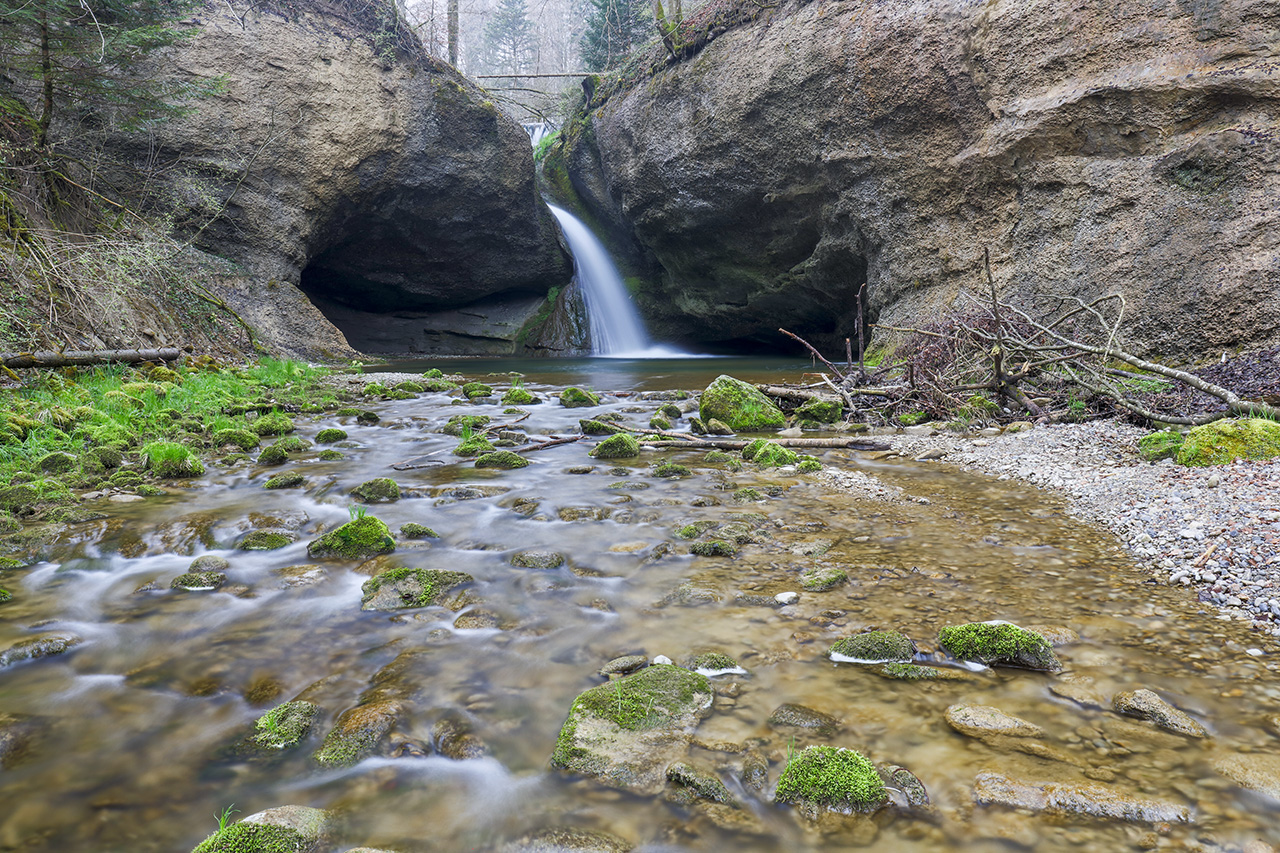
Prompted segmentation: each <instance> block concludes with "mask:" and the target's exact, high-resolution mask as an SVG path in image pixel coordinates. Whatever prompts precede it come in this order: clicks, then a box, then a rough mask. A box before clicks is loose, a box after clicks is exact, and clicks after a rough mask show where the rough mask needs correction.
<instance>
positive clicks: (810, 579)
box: [800, 566, 849, 592]
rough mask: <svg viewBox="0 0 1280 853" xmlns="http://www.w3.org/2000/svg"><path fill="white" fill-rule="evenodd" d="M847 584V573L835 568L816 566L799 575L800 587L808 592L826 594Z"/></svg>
mask: <svg viewBox="0 0 1280 853" xmlns="http://www.w3.org/2000/svg"><path fill="white" fill-rule="evenodd" d="M848 582H849V574H848V572H846V571H845V570H844V569H841V568H839V567H837V566H818V567H816V568H812V569H807V570H806V571H804V572H803V573H802V574H801V575H800V587H801V588H802V589H806V590H808V591H809V592H826V591H827V590H829V589H834V588H836V587H838V586H840V585H841V584H845V583H848Z"/></svg>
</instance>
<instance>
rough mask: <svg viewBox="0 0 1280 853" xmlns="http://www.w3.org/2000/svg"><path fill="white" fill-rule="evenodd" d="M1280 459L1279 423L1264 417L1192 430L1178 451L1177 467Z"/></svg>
mask: <svg viewBox="0 0 1280 853" xmlns="http://www.w3.org/2000/svg"><path fill="white" fill-rule="evenodd" d="M1278 456H1280V423H1276V422H1275V421H1269V420H1266V419H1264V418H1239V419H1223V420H1220V421H1214V422H1213V423H1208V424H1204V425H1203V426H1198V427H1195V428H1194V429H1192V430H1191V432H1189V433H1187V438H1186V440H1185V441H1184V442H1183V443H1182V446H1181V447H1179V448H1178V453H1177V457H1176V458H1177V461H1178V464H1179V465H1187V466H1190V467H1203V466H1207V465H1225V464H1227V463H1228V462H1234V461H1236V460H1237V459H1250V460H1262V459H1274V458H1276V457H1278Z"/></svg>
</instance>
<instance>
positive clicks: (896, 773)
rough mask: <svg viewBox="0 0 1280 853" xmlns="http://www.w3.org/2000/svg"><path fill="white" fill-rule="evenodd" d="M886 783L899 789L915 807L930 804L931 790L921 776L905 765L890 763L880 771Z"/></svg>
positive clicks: (908, 802) (904, 797) (909, 804)
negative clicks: (921, 779) (926, 786)
mask: <svg viewBox="0 0 1280 853" xmlns="http://www.w3.org/2000/svg"><path fill="white" fill-rule="evenodd" d="M880 775H881V778H883V779H884V782H885V785H886V786H888V787H890V788H892V789H893V790H895V791H897V792H898V793H899V794H901V795H902V798H903V799H904V800H906V802H907V805H908V806H911V807H913V808H924V807H925V806H927V805H929V791H928V790H927V789H926V788H925V787H924V783H923V782H921V781H920V777H918V776H916V774H914V773H912V772H911V771H910V770H908V769H907V768H905V767H899V766H898V765H897V764H890V765H889V766H888V767H885V768H883V769H882V770H881V771H880Z"/></svg>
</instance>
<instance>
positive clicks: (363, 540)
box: [307, 515, 396, 560]
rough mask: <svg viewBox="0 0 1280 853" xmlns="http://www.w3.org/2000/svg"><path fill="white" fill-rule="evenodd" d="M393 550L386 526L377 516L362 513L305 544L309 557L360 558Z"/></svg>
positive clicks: (392, 543)
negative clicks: (361, 516)
mask: <svg viewBox="0 0 1280 853" xmlns="http://www.w3.org/2000/svg"><path fill="white" fill-rule="evenodd" d="M395 549H396V540H395V539H393V538H392V536H391V530H390V529H389V528H388V527H387V525H386V524H385V523H383V522H382V521H381V520H380V519H377V518H374V517H373V516H371V515H366V516H365V517H364V518H357V519H355V520H354V521H349V522H347V523H346V524H344V525H342V526H341V527H339V528H337V529H336V530H331V531H329V532H328V533H326V534H325V535H324V536H321V537H320V538H319V539H317V540H315V541H314V542H312V543H311V544H309V545H307V554H308V555H309V556H311V557H312V558H317V557H340V558H342V559H345V560H362V559H368V558H369V557H376V556H378V555H379V554H390V553H391V552H392V551H394V550H395Z"/></svg>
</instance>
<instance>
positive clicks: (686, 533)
mask: <svg viewBox="0 0 1280 853" xmlns="http://www.w3.org/2000/svg"><path fill="white" fill-rule="evenodd" d="M718 524H719V522H717V521H711V520H710V519H703V520H702V521H693V522H690V523H689V524H685V525H682V526H680V527H677V528H676V530H675V536H676V538H677V539H697V538H698V537H699V536H701V535H702V534H703V533H706V532H707V531H708V530H711V529H712V528H714V527H716V526H717V525H718Z"/></svg>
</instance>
